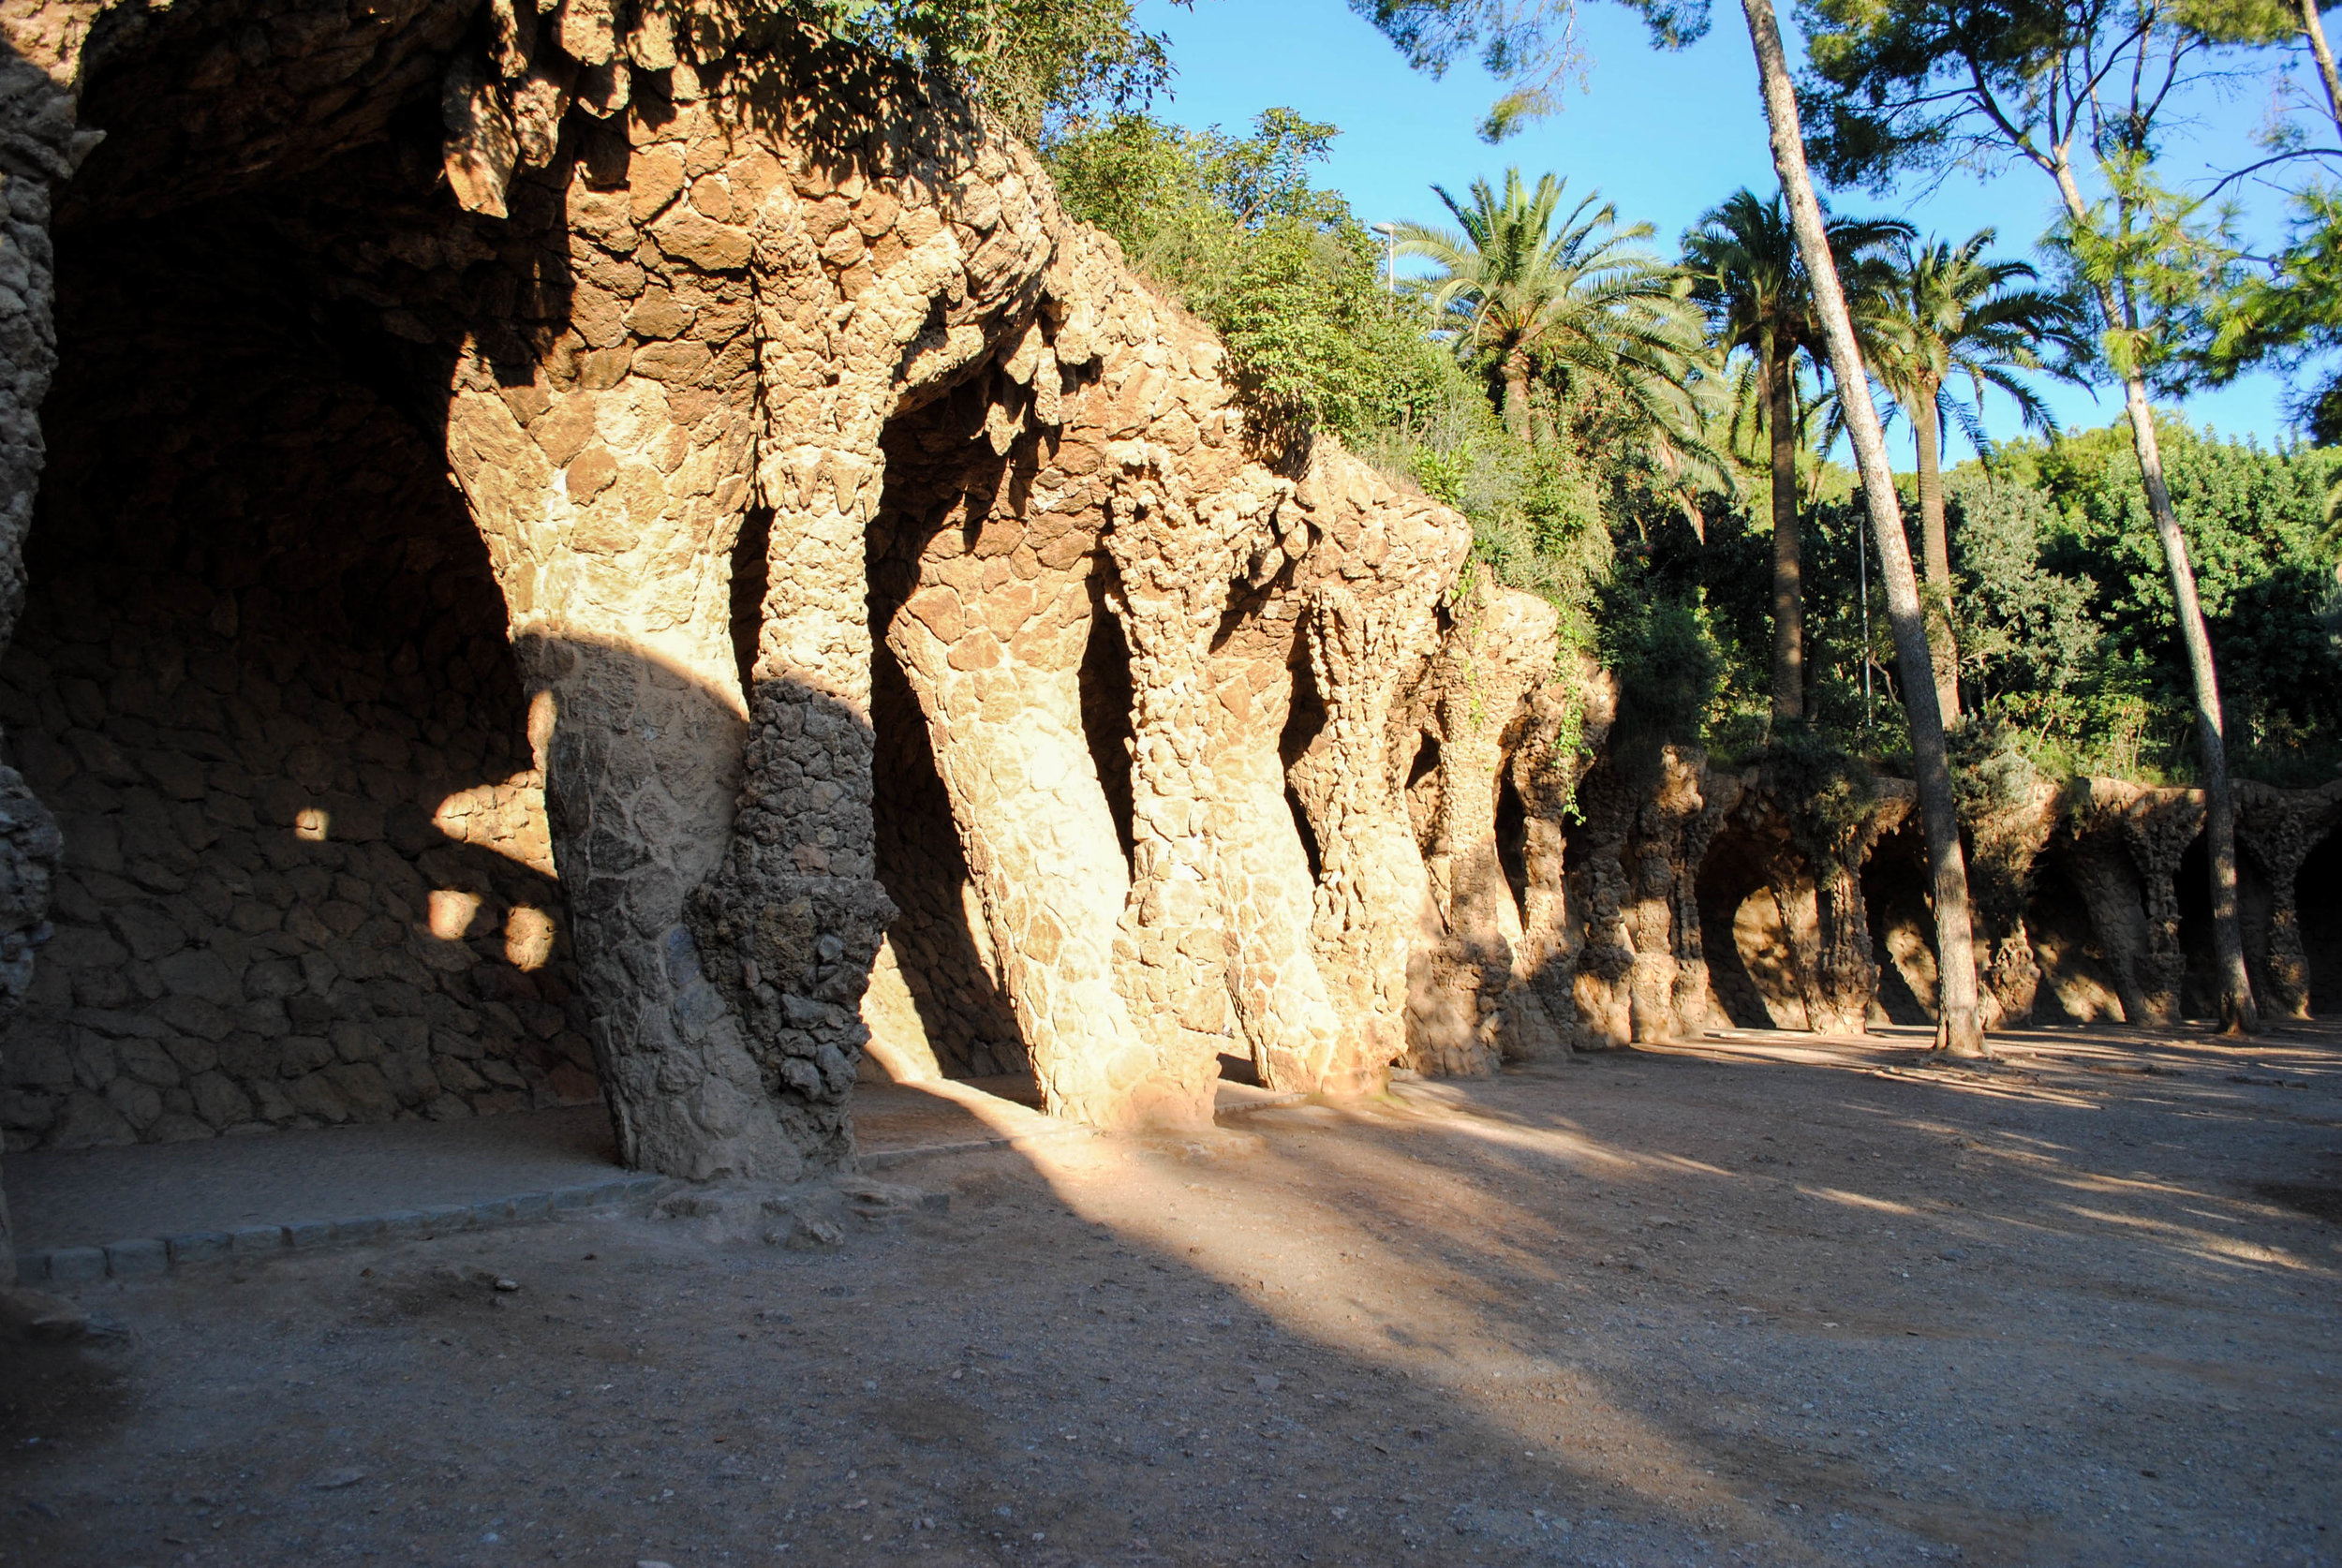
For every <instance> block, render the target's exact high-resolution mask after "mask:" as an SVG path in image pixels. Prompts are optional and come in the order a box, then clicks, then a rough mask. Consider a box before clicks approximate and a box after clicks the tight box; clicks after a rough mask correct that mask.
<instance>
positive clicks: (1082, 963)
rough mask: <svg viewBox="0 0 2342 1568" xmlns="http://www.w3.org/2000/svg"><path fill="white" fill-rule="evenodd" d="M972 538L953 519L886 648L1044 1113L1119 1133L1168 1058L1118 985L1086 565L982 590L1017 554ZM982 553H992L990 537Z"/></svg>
mask: <svg viewBox="0 0 2342 1568" xmlns="http://www.w3.org/2000/svg"><path fill="white" fill-rule="evenodd" d="M961 540H962V532H961V530H960V529H958V528H956V527H953V526H950V525H948V524H947V525H944V526H942V527H941V528H940V529H939V530H938V531H937V533H936V535H935V540H934V542H933V544H931V545H930V547H929V551H928V554H927V556H926V558H925V559H924V560H922V562H921V563H920V586H919V588H918V589H917V591H916V592H914V593H913V594H912V596H911V598H910V599H908V600H907V601H906V602H905V603H904V605H903V607H902V609H901V610H900V611H898V612H897V614H896V615H895V617H894V619H893V621H892V622H891V623H890V624H889V626H888V628H887V632H886V640H887V646H888V647H889V648H890V649H891V650H893V652H894V654H895V656H896V658H898V659H900V660H901V662H902V667H903V673H904V674H905V675H906V676H907V677H908V678H909V680H910V682H911V687H912V691H913V692H915V693H916V694H917V696H918V699H919V705H920V707H921V709H922V710H923V711H924V712H925V713H926V720H927V733H928V737H929V740H930V743H931V745H932V747H933V749H934V753H935V765H936V769H937V771H938V772H939V773H940V774H941V777H942V779H943V787H944V790H945V791H946V792H947V793H948V794H949V796H950V797H951V802H952V817H953V820H954V821H956V823H957V824H958V827H959V837H960V843H961V845H962V847H963V848H964V850H965V851H966V853H967V857H968V873H969V877H970V879H971V880H972V881H973V882H974V884H975V888H976V893H977V897H978V899H979V900H980V901H981V903H982V904H983V907H984V912H985V921H986V925H988V926H989V927H990V931H991V937H992V947H993V951H994V952H996V953H998V954H1000V955H1001V968H1002V970H1003V971H1004V973H1003V978H1004V980H1005V983H1006V988H1007V991H1008V998H1009V1005H1010V1006H1011V1007H1012V1008H1014V1009H1015V1013H1016V1023H1017V1028H1018V1029H1019V1031H1020V1032H1021V1033H1022V1034H1023V1035H1024V1038H1025V1046H1026V1049H1027V1051H1028V1052H1029V1053H1030V1057H1031V1059H1032V1064H1033V1072H1034V1075H1035V1076H1036V1077H1037V1078H1038V1079H1039V1081H1040V1085H1041V1091H1042V1095H1043V1098H1044V1101H1045V1105H1046V1107H1047V1109H1048V1110H1049V1112H1050V1114H1051V1115H1054V1116H1067V1117H1075V1118H1077V1119H1080V1120H1084V1121H1089V1122H1091V1123H1093V1124H1097V1125H1103V1126H1114V1125H1119V1124H1120V1123H1122V1122H1124V1121H1126V1120H1128V1119H1130V1111H1129V1108H1128V1107H1127V1105H1126V1103H1125V1101H1124V1098H1123V1092H1122V1091H1123V1088H1124V1087H1125V1086H1126V1085H1130V1084H1134V1083H1137V1082H1139V1081H1141V1080H1143V1079H1144V1078H1145V1077H1146V1076H1147V1074H1148V1073H1149V1072H1150V1071H1151V1070H1152V1067H1153V1061H1154V1057H1153V1052H1152V1051H1151V1050H1150V1049H1149V1045H1148V1044H1147V1043H1146V1042H1145V1041H1144V1040H1143V1039H1142V1038H1141V1035H1140V1031H1139V1030H1138V1028H1136V1027H1135V1026H1134V1023H1133V1021H1132V1018H1131V1014H1130V1012H1129V1010H1128V1008H1127V1007H1126V1006H1125V1005H1124V1003H1123V999H1122V996H1121V993H1120V992H1119V991H1118V990H1117V989H1116V986H1115V984H1114V979H1115V976H1114V948H1115V942H1116V940H1117V936H1118V931H1119V925H1120V923H1121V919H1122V910H1123V906H1124V904H1125V902H1126V899H1127V896H1128V895H1129V892H1130V885H1131V879H1130V869H1129V866H1128V865H1127V864H1126V863H1125V862H1124V860H1123V858H1122V848H1121V845H1120V844H1119V842H1118V841H1117V839H1116V836H1115V831H1114V819H1113V816H1112V814H1111V812H1110V811H1109V810H1108V808H1107V806H1106V797H1105V791H1104V788H1103V787H1102V786H1101V785H1100V783H1099V781H1098V774H1097V770H1096V768H1095V767H1094V766H1093V765H1092V763H1091V761H1090V755H1089V741H1088V740H1087V738H1086V737H1085V736H1084V734H1083V732H1082V722H1081V661H1082V651H1083V649H1084V648H1085V647H1086V646H1087V645H1088V643H1089V624H1090V615H1091V613H1092V612H1091V609H1090V588H1089V561H1088V559H1087V558H1084V559H1083V560H1081V561H1078V562H1075V563H1069V567H1070V570H1061V571H1054V572H1051V573H1049V574H1047V575H1042V574H1040V573H1039V572H1038V571H1037V570H1035V571H1032V572H1031V574H1030V576H1029V577H1027V578H1025V579H1022V580H1020V581H1018V582H1017V583H1016V584H1015V586H1014V587H1007V586H1006V585H1005V584H1004V589H1005V591H1000V592H995V593H992V594H990V595H986V594H985V593H984V592H983V583H984V580H985V574H986V570H987V567H988V565H989V563H990V561H992V560H1001V565H1002V568H1003V574H1004V575H1005V574H1007V573H1011V572H1015V570H1016V568H1015V566H1014V565H1012V564H1010V563H1008V562H1007V561H1006V560H1004V559H1002V557H1004V556H1005V555H1008V552H1006V551H1002V552H1001V555H999V556H993V555H986V556H979V555H975V554H973V553H972V552H971V551H969V550H968V549H966V548H965V547H964V546H963V545H962V543H961ZM977 548H979V549H986V550H987V552H988V551H989V549H990V548H991V547H990V546H988V545H986V543H985V541H984V540H982V539H980V540H978V544H977ZM1026 556H1030V552H1024V553H1022V555H1020V556H1019V559H1020V560H1021V559H1023V558H1024V557H1026ZM1032 564H1033V565H1034V566H1037V564H1038V563H1037V561H1035V562H1033V563H1032Z"/></svg>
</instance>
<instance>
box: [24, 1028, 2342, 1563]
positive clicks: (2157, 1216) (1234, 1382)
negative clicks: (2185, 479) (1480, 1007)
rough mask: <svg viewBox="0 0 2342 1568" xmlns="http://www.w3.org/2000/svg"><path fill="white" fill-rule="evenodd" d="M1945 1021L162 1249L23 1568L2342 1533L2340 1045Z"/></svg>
mask: <svg viewBox="0 0 2342 1568" xmlns="http://www.w3.org/2000/svg"><path fill="white" fill-rule="evenodd" d="M2337 1045H2342V1031H2335V1030H2330V1029H2322V1028H2320V1029H2314V1030H2305V1031H2295V1032H2287V1033H2283V1034H2275V1035H2270V1036H2265V1037H2263V1038H2262V1039H2260V1040H2259V1041H2256V1042H2252V1043H2248V1044H2246V1045H2243V1046H2232V1045H2230V1044H2227V1043H2219V1042H2213V1041H2207V1040H2201V1039H2192V1038H2171V1037H2165V1038H2157V1039H2150V1038H2149V1037H2146V1036H2144V1035H2140V1034H2133V1033H2128V1032H2126V1031H2112V1032H2106V1031H2100V1032H2091V1033H2084V1032H2082V1031H2073V1030H2056V1031H2040V1032H2038V1033H2034V1034H2028V1035H2025V1036H2022V1037H2018V1038H2015V1039H2012V1040H2010V1041H2008V1043H2006V1046H2005V1051H2006V1057H2007V1060H2006V1063H2005V1065H2004V1066H2003V1067H2001V1068H1999V1069H1996V1070H1993V1071H1990V1072H1969V1071H1964V1070H1954V1069H1949V1068H1945V1067H1939V1066H1934V1065H1931V1064H1930V1063H1929V1062H1928V1060H1927V1058H1926V1057H1925V1053H1924V1052H1923V1050H1921V1049H1920V1037H1919V1036H1917V1035H1916V1034H1914V1035H1909V1036H1905V1035H1902V1034H1890V1035H1888V1036H1886V1037H1883V1038H1875V1039H1873V1040H1871V1041H1868V1042H1828V1041H1816V1040H1812V1039H1810V1038H1806V1037H1798V1036H1784V1035H1757V1034H1750V1035H1726V1036H1715V1037H1711V1038H1709V1039H1707V1040H1704V1041H1701V1042H1697V1043H1690V1044H1686V1045H1683V1046H1680V1047H1674V1048H1669V1049H1667V1050H1664V1051H1651V1050H1647V1051H1638V1052H1632V1053H1617V1054H1612V1055H1609V1056H1605V1057H1599V1058H1585V1059H1580V1060H1579V1061H1577V1062H1573V1063H1568V1064H1564V1065H1559V1066H1555V1067H1552V1068H1548V1069H1543V1070H1539V1071H1535V1072H1523V1073H1513V1074H1506V1075H1504V1076H1500V1077H1498V1078H1495V1079H1489V1080H1480V1081H1473V1082H1447V1083H1438V1084H1424V1085H1407V1086H1401V1088H1400V1090H1399V1092H1398V1093H1397V1094H1396V1095H1395V1096H1394V1097H1393V1099H1392V1100H1390V1101H1388V1102H1380V1103H1376V1104H1373V1105H1370V1106H1362V1107H1355V1108H1339V1107H1332V1106H1314V1105H1312V1106H1299V1107H1293V1108H1289V1109H1281V1110H1271V1111H1266V1112H1261V1113H1258V1114H1256V1115H1253V1116H1250V1117H1244V1118H1242V1119H1241V1120H1239V1121H1237V1122H1233V1123H1231V1124H1229V1125H1228V1126H1226V1127H1225V1128H1223V1130H1222V1131H1220V1132H1216V1133H1213V1134H1209V1135H1205V1136H1199V1137H1194V1138H1184V1139H1165V1140H1153V1141H1143V1140H1127V1139H1105V1138H1087V1137H1073V1138H1056V1139H1050V1140H1046V1141H1043V1142H1039V1143H1035V1144H1031V1145H1028V1146H1023V1147H1020V1148H1018V1149H1015V1150H996V1151H991V1152H986V1153H981V1154H974V1155H969V1156H964V1157H959V1158H955V1159H951V1160H937V1161H926V1162H924V1163H916V1164H912V1165H909V1166H903V1167H898V1168H897V1169H894V1170H890V1171H889V1172H888V1173H887V1174H888V1175H889V1176H890V1177H894V1178H897V1179H900V1180H903V1181H908V1182H914V1183H917V1184H920V1185H922V1186H924V1187H926V1188H929V1189H949V1190H950V1191H951V1192H952V1194H953V1202H952V1206H951V1208H950V1210H949V1212H948V1213H944V1214H940V1215H938V1214H933V1213H923V1212H918V1211H915V1210H914V1211H912V1212H911V1213H910V1214H908V1215H907V1216H906V1215H905V1214H903V1213H900V1212H898V1211H892V1210H889V1211H886V1212H883V1213H880V1214H878V1215H876V1216H874V1217H873V1218H871V1219H868V1220H856V1221H854V1225H853V1228H852V1230H851V1233H850V1235H849V1236H848V1238H847V1240H846V1242H845V1243H844V1245H842V1246H840V1247H837V1248H834V1249H815V1250H806V1251H796V1250H788V1249H786V1248H781V1247H773V1246H766V1245H763V1244H761V1243H759V1242H758V1241H756V1240H754V1239H747V1240H727V1239H719V1238H718V1232H719V1229H720V1224H719V1221H716V1220H704V1219H700V1220H639V1219H638V1220H608V1221H600V1222H596V1223H574V1222H572V1223H559V1224H551V1225H546V1226H541V1227H534V1228H526V1229H518V1230H511V1231H505V1232H497V1233H486V1234H478V1235H455V1236H450V1237H445V1238H441V1239H439V1240H436V1241H428V1242H417V1243H410V1244H407V1245H404V1246H400V1247H396V1248H385V1249H382V1250H377V1251H371V1252H363V1253H359V1252H350V1253H342V1254H337V1255H334V1256H332V1257H320V1258H317V1259H307V1260H304V1259H299V1258H291V1259H288V1260H286V1261H282V1262H276V1263H272V1264H270V1265H265V1266H261V1267H258V1268H254V1269H252V1270H250V1271H248V1272H245V1273H243V1274H235V1273H230V1272H214V1273H212V1274H209V1275H201V1274H193V1273H191V1274H188V1275H185V1276H181V1277H175V1278H173V1279H171V1280H166V1281H158V1282H155V1283H152V1284H144V1285H140V1286H136V1287H133V1288H125V1287H120V1286H110V1287H107V1288H105V1289H103V1290H99V1291H95V1292H93V1294H91V1295H90V1297H89V1301H90V1304H91V1305H92V1306H94V1307H96V1309H98V1310H99V1311H100V1312H101V1313H105V1314H108V1315H111V1317H113V1318H116V1319H118V1320H120V1321H121V1322H122V1323H123V1324H125V1325H126V1333H125V1335H124V1337H123V1338H121V1339H118V1340H116V1341H113V1342H110V1343H106V1344H101V1345H98V1346H96V1347H94V1348H90V1349H85V1350H81V1351H75V1352H49V1353H40V1354H33V1355H28V1356H25V1357H24V1359H22V1361H21V1362H20V1363H19V1364H18V1365H17V1366H16V1367H14V1368H12V1369H11V1371H10V1373H9V1375H8V1376H7V1378H6V1379H5V1380H0V1389H5V1392H0V1443H4V1444H5V1447H0V1456H4V1457H0V1507H5V1509H6V1510H7V1513H8V1528H7V1530H6V1531H0V1561H24V1562H32V1561H41V1562H66V1563H82V1562H89V1563H99V1562H105V1563H153V1562H170V1561H197V1562H235V1563H266V1564H273V1563H280V1562H282V1563H296V1562H316V1561H344V1560H348V1561H359V1560H363V1559H364V1558H367V1557H388V1558H391V1559H394V1560H397V1561H420V1562H431V1563H447V1564H456V1563H482V1564H488V1563H519V1562H542V1561H575V1562H588V1563H611V1564H617V1565H620V1568H624V1565H626V1564H630V1563H633V1562H635V1561H638V1560H655V1561H666V1562H671V1563H674V1564H676V1565H677V1568H683V1565H685V1564H696V1563H717V1562H735V1561H736V1562H749V1561H755V1562H782V1563H787V1562H797V1563H838V1564H863V1563H868V1564H878V1563H890V1564H891V1563H899V1562H905V1561H922V1562H927V1561H931V1562H936V1563H1003V1564H1005V1563H1030V1564H1049V1565H1060V1568H1070V1565H1074V1564H1088V1563H1098V1564H1107V1563H1114V1564H1122V1563H1178V1564H1221V1563H1253V1562H1261V1563H1267V1562H1276V1563H1283V1562H1318V1563H1334V1562H1340V1563H1359V1564H1380V1563H1387V1562H1392V1561H1423V1562H1437V1563H1488V1564H1500V1563H1506V1564H1509V1563H1549V1562H1551V1563H1575V1562H1599V1563H1618V1562H1625V1563H1634V1564H1641V1563H1678V1562H1691V1563H1726V1562H1747V1563H1805V1562H1831V1563H1836V1562H1870V1561H1875V1562H1911V1561H1928V1560H1934V1561H1955V1560H1956V1561H1970V1562H2006V1563H2027V1564H2031V1563H2068V1562H2070V1563H2100V1562H2104V1563H2130V1562H2173V1563H2197V1562H2201V1563H2261V1562H2267V1563H2306V1562H2313V1561H2330V1560H2331V1559H2332V1557H2333V1556H2334V1555H2335V1547H2334V1545H2333V1535H2332V1532H2331V1531H2329V1530H2328V1529H2327V1528H2326V1527H2327V1526H2328V1525H2330V1524H2332V1523H2333V1522H2334V1519H2335V1507H2334V1503H2335V1493H2334V1489H2333V1481H2332V1476H2333V1475H2334V1474H2335V1460H2336V1458H2337V1457H2342V1452H2338V1451H2342V1426H2338V1425H2337V1417H2336V1411H2337V1409H2342V1402H2337V1400H2336V1398H2335V1383H2334V1376H2335V1365H2334V1362H2335V1345H2336V1344H2337V1343H2342V1336H2337V1333H2336V1328H2337V1324H2336V1318H2337V1316H2338V1315H2342V1312H2338V1311H2337V1307H2336V1293H2335V1282H2336V1274H2337V1268H2336V1265H2337V1255H2336V1246H2335V1243H2336V1239H2337V1233H2336V1231H2335V1228H2334V1226H2333V1224H2332V1223H2331V1222H2330V1220H2325V1219H2321V1218H2319V1217H2318V1216H2319V1213H2320V1210H2319V1209H2318V1207H2317V1206H2318V1205H2319V1204H2322V1203H2324V1202H2325V1201H2327V1200H2326V1199H2325V1197H2323V1196H2320V1195H2321V1194H2330V1193H2331V1192H2332V1191H2334V1189H2335V1183H2336V1181H2337V1179H2342V1130H2338V1129H2342V1115H2337V1112H2338V1111H2342V1106H2338V1105H2337V1089H2342V1073H2338V1072H2337V1071H2336V1064H2337V1059H2338V1058H2337V1052H2336V1049H2335V1047H2336V1046H2337ZM2288 1194H2290V1196H2289V1195H2288ZM2303 1194H2307V1196H2306V1197H2304V1196H2302V1195H2303ZM723 1234H726V1235H729V1234H733V1233H729V1232H727V1233H723ZM497 1280H505V1281H508V1282H509V1283H511V1285H514V1286H516V1287H517V1288H516V1289H511V1290H499V1289H498V1288H497ZM20 1354H21V1353H20Z"/></svg>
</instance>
